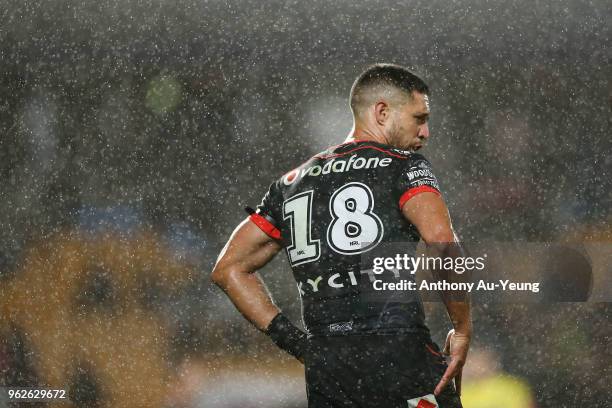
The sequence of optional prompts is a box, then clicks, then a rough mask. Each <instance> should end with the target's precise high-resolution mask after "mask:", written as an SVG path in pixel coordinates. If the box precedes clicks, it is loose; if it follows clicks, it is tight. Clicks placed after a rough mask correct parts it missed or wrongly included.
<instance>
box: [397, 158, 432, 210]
mask: <svg viewBox="0 0 612 408" xmlns="http://www.w3.org/2000/svg"><path fill="white" fill-rule="evenodd" d="M426 192H429V193H434V194H438V195H441V193H440V186H439V184H438V179H437V178H436V176H435V175H434V174H433V170H432V169H431V164H430V163H429V161H428V160H427V159H426V158H425V157H423V156H422V155H420V154H412V155H410V157H409V158H408V159H407V160H406V163H405V165H404V166H403V168H402V172H401V174H400V177H399V181H398V196H399V200H398V205H399V208H400V210H401V209H402V207H403V206H404V204H406V203H407V202H408V200H410V199H411V198H412V197H414V196H416V195H417V194H420V193H426Z"/></svg>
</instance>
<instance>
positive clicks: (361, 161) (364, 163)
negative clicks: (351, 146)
mask: <svg viewBox="0 0 612 408" xmlns="http://www.w3.org/2000/svg"><path fill="white" fill-rule="evenodd" d="M392 161H393V159H391V158H390V157H385V158H382V159H381V158H379V157H370V158H369V159H366V158H365V157H357V155H355V154H354V155H352V156H351V157H350V158H349V159H348V160H346V159H345V160H340V159H332V160H330V161H328V162H327V163H325V164H324V165H323V166H320V165H318V164H315V165H314V166H310V167H306V166H305V167H303V168H297V169H293V170H291V171H290V172H289V173H287V174H285V176H284V177H283V183H284V184H285V185H286V186H290V185H291V184H293V183H295V182H296V181H297V180H298V179H301V178H303V177H306V176H310V177H318V176H320V175H321V174H329V173H344V172H345V171H351V170H359V169H372V168H377V167H387V166H388V165H389V164H391V162H392Z"/></svg>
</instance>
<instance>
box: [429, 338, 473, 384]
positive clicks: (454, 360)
mask: <svg viewBox="0 0 612 408" xmlns="http://www.w3.org/2000/svg"><path fill="white" fill-rule="evenodd" d="M469 348H470V335H469V334H464V333H458V332H455V330H454V329H453V330H451V331H449V332H448V335H447V336H446V342H445V343H444V349H443V350H442V353H443V354H445V355H447V356H450V358H451V361H450V363H449V364H448V368H447V369H446V371H445V372H444V375H442V378H441V379H440V382H439V383H438V385H437V386H436V389H435V390H434V395H436V396H437V395H440V393H441V392H442V390H443V389H444V387H446V386H447V385H448V383H449V382H450V381H451V380H452V379H453V378H454V379H455V388H456V390H457V394H459V395H461V375H462V373H463V366H464V365H465V361H466V359H467V354H468V350H469Z"/></svg>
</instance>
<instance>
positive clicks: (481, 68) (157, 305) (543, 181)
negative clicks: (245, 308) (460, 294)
mask: <svg viewBox="0 0 612 408" xmlns="http://www.w3.org/2000/svg"><path fill="white" fill-rule="evenodd" d="M0 3H2V5H3V8H4V9H5V10H7V11H6V12H5V17H4V18H3V20H4V22H3V24H2V28H1V29H0V39H1V41H0V55H1V56H2V72H1V73H0V92H1V94H2V98H1V100H0V132H1V133H0V134H1V136H0V183H1V185H2V189H1V192H0V195H1V196H2V200H0V227H1V228H2V231H3V233H2V234H0V312H1V313H0V386H6V385H21V386H37V385H43V384H46V385H49V386H53V387H61V388H65V389H68V390H69V391H70V395H71V396H72V400H73V405H72V406H75V407H93V406H99V407H123V406H125V407H137V406H143V407H144V406H146V407H185V408H187V407H194V408H195V407H207V408H209V407H241V408H245V407H275V406H278V407H296V408H297V407H304V406H305V405H304V404H305V391H304V387H303V371H302V370H301V368H300V366H299V363H297V362H294V361H292V360H291V359H290V358H288V357H287V356H284V355H282V354H281V352H279V351H278V350H276V349H275V347H274V346H273V345H272V344H271V343H270V341H269V340H268V339H267V338H266V337H265V336H263V335H261V334H260V333H259V332H257V331H256V330H255V329H254V328H252V327H251V326H250V325H249V324H248V323H247V322H245V321H244V320H243V319H242V317H241V316H240V315H239V314H238V313H237V312H236V311H235V310H234V308H233V306H232V305H231V303H230V302H229V301H228V300H227V299H225V297H224V296H223V295H222V294H221V293H219V290H217V289H216V288H212V287H211V285H210V283H209V281H208V274H209V272H210V270H211V268H212V265H213V263H214V260H215V257H216V254H217V253H218V251H219V250H220V248H221V247H222V245H223V244H224V242H225V240H226V239H227V237H228V236H229V234H230V232H231V231H232V229H233V227H234V226H235V225H236V224H237V223H238V222H240V221H241V220H242V219H243V218H244V217H245V215H246V214H245V213H244V211H243V207H244V206H246V205H249V206H254V205H256V204H257V203H258V202H259V200H260V199H261V197H262V196H263V194H264V192H265V191H266V190H267V187H268V185H269V184H270V183H271V182H272V181H273V179H275V178H277V177H279V176H280V175H282V174H284V173H285V172H286V171H288V170H290V169H292V168H294V167H296V166H297V165H298V164H300V163H301V162H303V161H305V160H306V159H307V158H309V157H310V156H311V155H313V154H315V153H317V152H318V151H320V150H322V149H324V148H326V147H328V146H330V145H334V144H338V143H340V142H342V140H343V139H344V138H345V137H346V134H347V133H348V131H349V130H350V126H351V121H350V120H351V116H350V112H349V110H348V104H347V98H348V91H349V89H350V86H351V83H352V81H353V79H354V78H355V77H356V75H357V74H358V73H359V72H360V71H361V70H362V69H363V68H364V67H365V66H367V65H368V64H369V63H373V62H381V61H385V62H394V63H400V64H403V65H407V66H410V67H412V68H413V69H414V70H415V71H416V72H417V73H418V74H420V75H421V76H422V77H423V78H424V79H425V80H426V81H427V82H428V83H429V85H430V87H431V89H432V95H431V101H432V108H431V109H432V117H431V125H430V129H431V132H432V138H431V139H430V146H428V147H427V148H426V149H425V150H424V152H423V153H424V154H425V155H426V156H427V157H428V158H429V159H430V161H431V162H432V164H433V166H434V170H435V171H436V173H437V176H438V178H439V180H440V182H441V187H442V189H443V192H444V196H445V199H446V201H447V202H448V205H449V208H450V210H451V213H452V216H453V219H454V224H455V228H456V229H457V231H458V233H459V235H460V237H461V238H462V239H463V240H464V241H466V242H470V241H472V242H495V241H502V242H508V241H563V242H565V241H574V242H576V241H580V242H600V243H601V242H603V243H610V242H612V225H611V223H612V217H611V215H610V208H611V206H612V193H611V191H612V177H611V175H610V170H611V169H612V159H611V156H610V155H609V154H607V153H608V152H610V151H612V138H610V129H611V126H610V125H611V124H612V82H611V81H610V72H611V68H612V52H611V51H610V45H609V44H610V34H611V28H610V25H609V21H610V19H611V18H612V11H611V10H610V8H609V7H608V5H607V4H606V2H605V1H590V2H578V1H565V2H552V1H550V2H537V3H535V4H531V3H530V2H522V1H517V2H506V3H501V2H500V3H497V4H495V5H494V4H492V3H490V2H485V1H459V2H452V3H450V2H445V1H433V2H432V1H428V2H425V1H417V2H383V3H384V4H383V6H381V5H380V4H379V3H376V2H348V1H338V2H332V3H327V2H318V1H317V2H313V3H312V4H310V2H308V3H304V2H297V1H289V2H287V1H284V2H280V1H271V2H252V1H237V2H230V3H227V2H221V1H219V2H215V1H212V2H195V1H189V0H187V1H180V2H178V3H177V2H164V1H160V2H153V1H136V0H133V1H132V0H128V1H122V2H93V1H79V2H76V1H71V0H66V1H60V2H57V4H55V5H51V4H41V5H34V4H32V3H29V2H16V1H8V0H0ZM527 4H528V6H527ZM604 249H605V248H604ZM603 252H604V253H605V250H604V251H603ZM608 254H609V251H608ZM590 255H591V256H592V254H590ZM599 256H604V257H605V256H608V258H606V259H608V261H607V263H606V261H602V262H600V263H599V264H601V265H610V264H612V259H610V257H609V255H605V254H604V255H601V254H600V255H599ZM610 272H612V271H611V270H610V269H609V268H608V269H605V270H601V271H599V272H597V273H598V274H599V275H598V276H610ZM262 275H263V277H264V279H265V281H266V283H267V285H268V286H269V289H270V291H271V292H272V294H273V295H274V298H275V300H276V301H277V303H278V304H279V305H280V306H281V308H283V309H284V310H285V311H286V313H287V314H288V315H289V316H290V317H291V318H292V319H293V320H294V321H299V314H300V306H299V301H298V293H297V289H296V287H295V283H294V282H293V280H292V277H291V275H290V271H289V268H288V265H287V262H286V261H285V259H283V257H281V256H279V257H278V259H276V260H275V261H274V262H273V263H272V264H271V265H269V266H268V267H266V268H265V269H264V270H263V271H262ZM604 282H605V283H606V284H607V283H609V280H605V281H604ZM607 300H608V301H609V300H610V299H607ZM609 305H610V303H608V302H583V303H544V304H538V305H534V304H525V303H522V304H519V303H516V304H512V303H506V304H499V303H498V304H486V303H484V304H476V305H475V311H474V317H475V322H476V336H475V338H476V339H475V345H474V351H473V358H472V360H471V361H470V363H469V365H468V367H467V368H466V370H467V374H466V376H467V378H466V388H465V396H464V399H465V401H466V403H465V406H466V408H490V407H506V406H507V407H517V408H518V407H535V406H537V407H574V406H580V405H586V406H590V407H604V406H607V405H606V404H607V403H609V400H610V392H609V387H608V384H607V383H608V382H609V381H608V378H609V364H607V362H609V361H610V360H612V359H611V358H610V357H611V356H610V351H609V347H608V344H609V342H610V336H611V334H612V333H611V332H610V328H609V320H610V306H609ZM428 308H429V309H431V310H430V311H429V312H430V313H429V318H428V323H429V325H430V327H431V329H432V333H433V335H434V339H435V340H436V341H438V342H440V341H441V339H442V338H443V337H444V335H445V333H446V331H447V330H448V326H449V324H448V322H447V318H446V317H445V316H444V313H443V310H442V309H440V304H437V303H433V304H428ZM487 393H488V394H487ZM508 395H512V396H513V397H512V398H509V397H507V396H508ZM502 400H503V401H508V403H507V404H506V405H501V402H500V401H502ZM487 401H493V402H487ZM3 405H6V401H2V400H1V399H0V407H2V406H3ZM51 406H55V405H53V404H51ZM57 406H61V404H58V405H57Z"/></svg>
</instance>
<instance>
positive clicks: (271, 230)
mask: <svg viewBox="0 0 612 408" xmlns="http://www.w3.org/2000/svg"><path fill="white" fill-rule="evenodd" d="M249 219H250V220H251V221H253V222H254V223H255V225H257V226H258V227H259V229H260V230H262V231H263V232H265V233H266V234H267V235H268V236H269V237H270V238H274V239H280V238H281V233H280V230H279V229H278V228H276V227H275V226H274V225H273V224H272V223H271V222H270V221H268V220H266V219H265V218H264V217H262V216H261V215H259V214H255V213H253V214H251V215H249Z"/></svg>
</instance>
